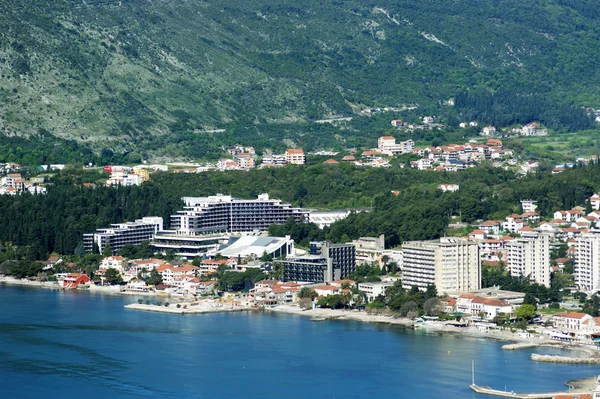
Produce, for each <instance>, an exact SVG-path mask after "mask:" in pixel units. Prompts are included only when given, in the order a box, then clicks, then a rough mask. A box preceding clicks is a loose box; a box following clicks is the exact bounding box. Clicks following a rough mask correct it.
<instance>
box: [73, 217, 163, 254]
mask: <svg viewBox="0 0 600 399" xmlns="http://www.w3.org/2000/svg"><path fill="white" fill-rule="evenodd" d="M162 229H163V219H162V218H161V217H157V216H150V217H145V218H142V219H138V220H136V221H135V222H127V223H117V224H112V225H111V227H109V228H104V229H98V230H97V231H96V233H90V234H84V235H83V248H84V250H85V251H86V252H93V250H94V245H97V246H98V250H99V252H100V253H102V252H103V251H104V248H106V246H107V245H110V248H111V249H112V250H113V251H118V250H120V249H121V248H123V247H124V246H125V245H127V244H132V245H139V244H141V243H142V242H144V241H150V240H151V239H152V237H153V236H154V235H155V234H156V233H158V232H159V231H162Z"/></svg>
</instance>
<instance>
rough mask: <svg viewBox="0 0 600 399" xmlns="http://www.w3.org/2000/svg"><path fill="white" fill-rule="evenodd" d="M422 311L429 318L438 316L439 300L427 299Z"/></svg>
mask: <svg viewBox="0 0 600 399" xmlns="http://www.w3.org/2000/svg"><path fill="white" fill-rule="evenodd" d="M423 310H424V311H425V313H426V314H428V315H430V316H437V315H439V314H440V300H439V299H437V298H429V299H427V300H426V301H425V302H424V303H423Z"/></svg>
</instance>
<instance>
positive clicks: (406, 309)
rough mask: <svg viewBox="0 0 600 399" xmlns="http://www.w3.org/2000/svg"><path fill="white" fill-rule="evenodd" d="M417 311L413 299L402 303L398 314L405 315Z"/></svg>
mask: <svg viewBox="0 0 600 399" xmlns="http://www.w3.org/2000/svg"><path fill="white" fill-rule="evenodd" d="M416 311H417V303H416V302H413V301H408V302H405V303H403V304H402V306H401V307H400V315H401V316H403V317H406V316H407V315H408V313H410V312H416Z"/></svg>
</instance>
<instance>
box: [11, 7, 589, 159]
mask: <svg viewBox="0 0 600 399" xmlns="http://www.w3.org/2000/svg"><path fill="white" fill-rule="evenodd" d="M598 19H599V13H598V11H597V6H596V5H595V3H593V2H592V1H591V0H578V1H571V0H549V1H545V2H523V1H516V0H504V1H491V0H485V1H480V0H464V1H441V0H434V1H413V0H394V1H392V0H377V1H374V0H367V1H358V0H349V1H343V2H342V1H323V2H315V1H308V0H296V1H290V0H282V1H279V2H272V1H268V0H249V1H243V2H233V3H232V2H229V1H223V0H215V1H210V2H207V1H202V0H187V1H171V0H154V1H150V0H87V1H82V0H61V1H33V0H5V1H2V2H1V3H0V21H1V24H2V27H3V29H2V31H1V32H0V99H1V100H0V129H1V131H2V132H3V133H4V134H6V135H15V134H16V135H26V136H29V135H37V134H52V135H54V136H58V137H62V138H70V139H75V140H78V141H87V142H89V143H90V144H91V145H92V147H93V148H94V149H95V150H96V151H98V152H99V151H100V150H101V149H102V148H110V149H112V150H117V149H119V150H123V149H126V150H132V149H136V150H137V151H140V152H141V153H142V154H143V155H146V154H147V153H150V154H152V153H167V154H176V155H178V156H198V155H202V154H206V153H207V152H208V153H209V155H210V153H211V152H212V151H215V149H216V148H218V146H219V145H222V144H228V143H229V144H231V143H234V142H236V141H244V140H247V141H252V143H253V144H255V145H256V143H258V146H262V147H264V146H268V145H271V146H275V147H277V146H283V145H284V142H283V140H284V139H285V140H286V142H285V143H286V144H290V143H295V144H298V145H304V144H305V143H306V144H307V145H308V146H309V147H320V146H321V147H327V146H333V145H335V144H336V143H338V142H340V143H346V138H345V137H344V136H345V135H348V136H356V135H360V133H361V132H360V131H359V132H358V133H357V132H355V131H354V130H356V129H355V127H352V128H350V129H346V130H344V129H343V128H339V129H336V130H335V131H334V132H332V131H331V130H327V129H318V128H316V129H315V128H314V126H313V125H311V124H310V121H313V120H318V119H322V118H327V117H330V116H352V115H356V114H357V113H358V112H359V111H360V110H361V109H363V108H365V107H368V108H372V107H395V108H397V109H401V108H402V107H403V106H405V105H419V108H418V110H420V111H422V112H424V113H425V112H428V113H433V112H437V113H438V114H441V113H443V112H444V110H443V109H442V108H439V104H440V103H441V101H443V100H445V99H448V98H450V97H454V96H457V95H458V94H459V93H462V92H464V91H466V90H468V91H470V92H475V93H483V94H485V93H491V92H496V91H499V90H507V91H510V92H511V93H514V94H515V95H520V96H531V95H534V96H536V97H534V98H536V99H537V98H540V99H544V101H545V102H546V103H547V104H550V105H551V107H552V108H556V107H557V106H555V104H563V105H565V106H567V105H573V106H575V107H579V106H582V105H589V106H596V107H599V104H600V95H599V94H598V91H597V90H596V88H597V87H598V85H599V84H600V72H598V71H599V70H598V68H597V65H598V64H599V61H600V46H598V45H597V43H598V42H599V35H600V24H598ZM568 109H571V108H568ZM469 112H470V110H469V109H461V110H460V113H461V115H468V114H469ZM478 112H480V111H478ZM557 112H560V110H559V111H557ZM555 113H556V112H555ZM544 115H546V116H547V117H548V118H549V119H552V118H554V114H552V113H549V112H546V113H545V114H544ZM559 118H560V116H559ZM583 125H585V121H584V122H583ZM585 128H587V127H585ZM215 129H225V132H224V133H211V132H212V131H214V130H215ZM309 129H314V130H316V131H313V132H311V133H310V134H307V133H308V130H309ZM353 129H354V130H353ZM319 130H325V131H321V132H319ZM367 130H368V129H367ZM332 133H335V134H332ZM315 136H321V137H323V139H321V140H315V139H314V137H315ZM353 141H355V140H353V139H350V143H352V142H353ZM198 148H200V149H198Z"/></svg>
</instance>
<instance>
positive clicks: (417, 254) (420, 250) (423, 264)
mask: <svg viewBox="0 0 600 399" xmlns="http://www.w3.org/2000/svg"><path fill="white" fill-rule="evenodd" d="M402 255H403V265H402V286H403V287H404V288H411V287H412V286H417V287H419V289H421V290H425V289H426V288H427V286H428V285H432V284H435V286H436V287H437V289H438V291H439V292H449V291H471V290H477V289H479V288H481V258H480V257H479V245H478V244H477V243H476V242H474V241H470V240H467V239H462V238H441V239H439V240H434V241H412V242H406V243H404V244H403V245H402Z"/></svg>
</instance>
